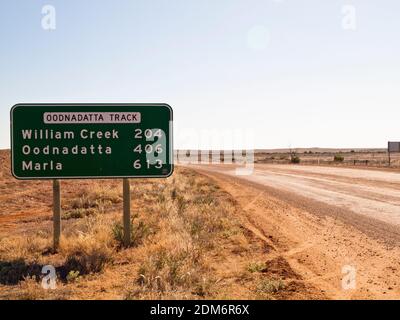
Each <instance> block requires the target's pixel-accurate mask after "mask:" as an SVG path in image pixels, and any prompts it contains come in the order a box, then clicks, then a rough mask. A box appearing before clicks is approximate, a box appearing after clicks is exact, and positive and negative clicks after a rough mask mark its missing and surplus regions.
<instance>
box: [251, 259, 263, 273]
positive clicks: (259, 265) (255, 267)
mask: <svg viewBox="0 0 400 320" xmlns="http://www.w3.org/2000/svg"><path fill="white" fill-rule="evenodd" d="M264 269H265V263H263V262H250V263H249V265H248V266H247V270H248V271H249V272H251V273H254V272H261V271H263V270H264Z"/></svg>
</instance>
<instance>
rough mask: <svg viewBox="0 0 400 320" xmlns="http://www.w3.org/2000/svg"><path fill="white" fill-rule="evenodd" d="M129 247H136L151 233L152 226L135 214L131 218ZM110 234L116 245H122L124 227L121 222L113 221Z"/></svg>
mask: <svg viewBox="0 0 400 320" xmlns="http://www.w3.org/2000/svg"><path fill="white" fill-rule="evenodd" d="M130 229H131V244H130V246H131V247H137V246H138V245H140V244H142V243H143V241H144V239H145V238H146V237H147V236H148V235H150V234H151V233H152V228H151V227H150V226H149V225H148V224H147V223H145V222H144V221H143V220H141V219H138V216H137V215H135V216H134V217H132V219H131V225H130ZM112 234H113V237H114V239H115V240H116V241H117V243H118V245H119V246H120V247H122V246H123V245H124V227H123V225H122V223H121V222H119V221H117V222H114V225H113V226H112Z"/></svg>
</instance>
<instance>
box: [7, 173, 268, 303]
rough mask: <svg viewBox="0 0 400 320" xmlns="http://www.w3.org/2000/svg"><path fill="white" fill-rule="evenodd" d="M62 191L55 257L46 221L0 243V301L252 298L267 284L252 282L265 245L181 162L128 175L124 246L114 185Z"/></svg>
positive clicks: (227, 201) (224, 197) (226, 199)
mask: <svg viewBox="0 0 400 320" xmlns="http://www.w3.org/2000/svg"><path fill="white" fill-rule="evenodd" d="M75 183H76V182H75ZM63 188H64V190H65V189H66V191H69V193H68V192H66V194H69V197H67V199H65V200H64V206H63V209H64V218H65V220H63V237H62V239H61V246H60V249H59V251H58V253H56V254H52V253H51V238H52V234H51V228H50V226H51V225H49V224H46V222H45V221H44V222H40V221H39V222H35V223H34V228H31V229H29V230H26V231H25V232H23V233H22V234H21V233H20V234H18V235H14V236H10V235H9V236H7V237H3V238H2V239H0V298H2V297H3V298H4V297H6V298H11V299H100V298H118V299H159V298H162V299H167V298H170V299H187V298H195V299H201V298H252V297H254V296H255V295H256V294H257V291H260V290H261V291H263V290H264V289H262V288H264V287H265V286H262V287H258V286H257V283H259V282H260V279H261V278H262V275H261V274H257V275H253V274H252V272H254V271H253V269H254V270H256V271H258V269H259V268H258V266H249V261H259V260H258V259H263V255H264V251H263V244H262V243H261V242H260V241H259V240H257V239H255V238H254V237H252V236H251V235H249V233H248V232H246V231H245V229H244V228H243V227H242V224H241V222H240V220H239V219H238V215H237V212H238V210H240V208H239V207H238V206H237V204H236V203H235V201H234V200H233V199H232V198H231V197H230V196H229V195H228V194H226V193H225V192H223V191H222V190H220V189H219V187H218V186H217V185H216V184H214V183H213V182H212V181H210V180H209V179H208V178H206V177H204V176H201V175H199V174H197V173H194V172H193V171H190V170H186V169H180V168H178V169H177V170H176V172H175V174H174V175H173V176H172V177H170V178H169V179H165V180H147V179H146V180H145V179H143V180H132V212H133V213H135V214H134V215H133V219H132V239H133V241H132V246H131V247H129V248H124V247H123V246H122V245H121V242H122V235H123V230H122V226H121V223H120V222H121V218H122V214H121V211H122V210H121V200H122V199H121V189H120V188H119V183H118V182H116V181H113V180H107V181H100V182H96V183H92V184H87V185H86V186H85V187H83V188H80V189H78V190H75V189H74V181H68V182H63ZM31 230H38V231H31ZM44 265H53V266H54V267H55V268H56V271H57V276H58V283H57V289H56V290H44V289H42V288H41V286H40V281H41V279H42V278H43V275H42V274H41V269H42V267H43V266H44ZM246 266H247V268H246ZM247 269H248V270H247ZM243 270H245V271H243ZM249 270H250V271H249ZM260 288H261V289H260ZM268 290H269V289H268ZM269 291H271V290H269ZM272 291H274V290H272ZM272 294H273V292H272Z"/></svg>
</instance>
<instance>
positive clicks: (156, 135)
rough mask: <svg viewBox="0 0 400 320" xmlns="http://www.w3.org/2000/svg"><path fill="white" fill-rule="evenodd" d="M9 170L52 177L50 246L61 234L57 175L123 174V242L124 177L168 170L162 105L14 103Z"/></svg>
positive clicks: (167, 115)
mask: <svg viewBox="0 0 400 320" xmlns="http://www.w3.org/2000/svg"><path fill="white" fill-rule="evenodd" d="M10 117H11V172H12V174H13V176H14V177H15V178H17V179H25V180H33V179H52V180H53V222H54V223H53V225H54V244H53V247H54V251H56V250H57V249H58V248H59V245H60V234H61V196H60V182H59V180H58V179H99V178H123V192H124V201H123V206H124V209H123V224H124V239H123V240H124V244H125V245H126V246H129V245H130V243H131V230H130V228H131V221H130V189H129V180H128V178H166V177H169V176H170V175H171V174H172V172H173V147H172V121H173V119H172V108H171V107H170V106H169V105H167V104H157V103H156V104H101V103H100V104H17V105H15V106H14V107H12V108H11V112H10Z"/></svg>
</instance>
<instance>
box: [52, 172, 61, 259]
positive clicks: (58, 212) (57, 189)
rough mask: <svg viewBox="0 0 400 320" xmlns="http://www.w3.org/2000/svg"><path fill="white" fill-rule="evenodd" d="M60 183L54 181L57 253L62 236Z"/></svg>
mask: <svg viewBox="0 0 400 320" xmlns="http://www.w3.org/2000/svg"><path fill="white" fill-rule="evenodd" d="M60 189H61V188H60V181H59V180H57V179H54V180H53V250H54V252H57V250H58V247H59V246H60V235H61V190H60Z"/></svg>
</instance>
